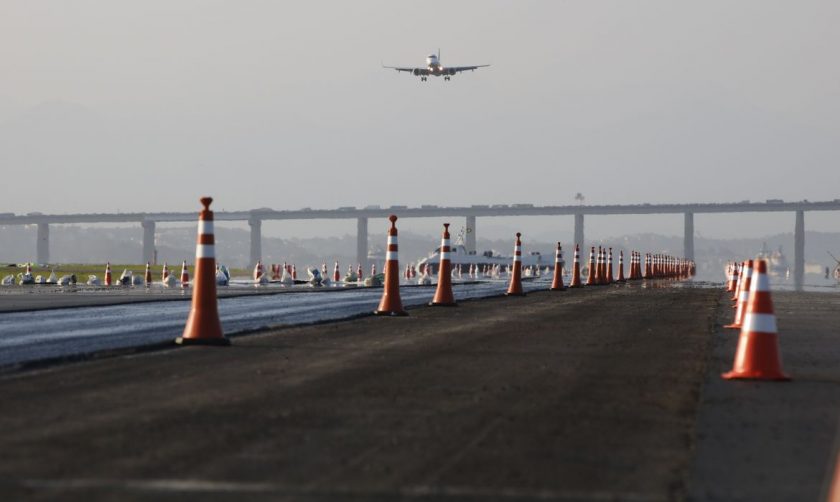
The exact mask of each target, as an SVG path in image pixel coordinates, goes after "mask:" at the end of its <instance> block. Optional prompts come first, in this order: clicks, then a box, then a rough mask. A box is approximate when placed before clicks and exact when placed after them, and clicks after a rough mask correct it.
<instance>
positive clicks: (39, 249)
mask: <svg viewBox="0 0 840 502" xmlns="http://www.w3.org/2000/svg"><path fill="white" fill-rule="evenodd" d="M35 261H37V262H38V263H49V262H50V225H49V223H38V237H37V240H36V241H35Z"/></svg>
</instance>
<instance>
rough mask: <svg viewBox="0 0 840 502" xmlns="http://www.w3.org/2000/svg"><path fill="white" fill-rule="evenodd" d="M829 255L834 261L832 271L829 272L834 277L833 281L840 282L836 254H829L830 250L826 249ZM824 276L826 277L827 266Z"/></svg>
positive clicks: (838, 263)
mask: <svg viewBox="0 0 840 502" xmlns="http://www.w3.org/2000/svg"><path fill="white" fill-rule="evenodd" d="M826 252H827V253H828V255H829V256H831V257H832V258H833V259H834V261H835V263H834V271H833V272H832V273H831V276H832V277H834V280H835V282H837V284H840V260H838V259H837V257H836V256H834V255H833V254H831V253H830V252H828V251H826ZM825 278H826V279H828V267H825Z"/></svg>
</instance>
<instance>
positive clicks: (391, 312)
mask: <svg viewBox="0 0 840 502" xmlns="http://www.w3.org/2000/svg"><path fill="white" fill-rule="evenodd" d="M373 315H388V316H395V317H396V316H407V315H408V312H406V311H404V310H400V311H394V310H374V311H373Z"/></svg>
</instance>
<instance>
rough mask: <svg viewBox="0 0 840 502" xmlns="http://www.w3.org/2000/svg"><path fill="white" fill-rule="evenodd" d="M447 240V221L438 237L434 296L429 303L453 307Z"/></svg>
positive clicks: (449, 250)
mask: <svg viewBox="0 0 840 502" xmlns="http://www.w3.org/2000/svg"><path fill="white" fill-rule="evenodd" d="M451 245H452V244H451V242H450V240H449V223H444V224H443V236H442V237H441V239H440V267H439V268H438V283H437V290H435V297H434V299H432V303H430V304H429V305H434V306H446V307H454V306H455V305H456V303H455V295H453V294H452V256H451V253H452V248H451Z"/></svg>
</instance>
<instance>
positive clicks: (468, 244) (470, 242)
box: [464, 216, 476, 253]
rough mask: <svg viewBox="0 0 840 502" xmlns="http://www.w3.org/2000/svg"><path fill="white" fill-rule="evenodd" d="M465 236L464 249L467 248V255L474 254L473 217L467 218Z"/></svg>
mask: <svg viewBox="0 0 840 502" xmlns="http://www.w3.org/2000/svg"><path fill="white" fill-rule="evenodd" d="M466 234H467V235H466V236H465V237H464V247H465V248H467V252H468V253H475V252H476V249H475V216H467V228H466Z"/></svg>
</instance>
